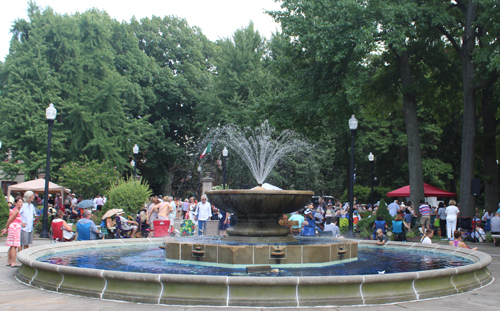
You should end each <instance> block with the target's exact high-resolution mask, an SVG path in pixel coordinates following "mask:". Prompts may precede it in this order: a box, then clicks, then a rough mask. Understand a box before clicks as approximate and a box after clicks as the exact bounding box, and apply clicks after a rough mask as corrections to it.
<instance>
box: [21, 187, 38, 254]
mask: <svg viewBox="0 0 500 311" xmlns="http://www.w3.org/2000/svg"><path fill="white" fill-rule="evenodd" d="M34 199H35V194H34V193H33V191H26V193H24V202H25V203H24V204H23V207H21V210H20V211H19V214H20V215H21V248H22V249H27V248H28V247H29V245H30V244H33V221H34V220H35V206H34V205H33V204H31V202H33V200H34Z"/></svg>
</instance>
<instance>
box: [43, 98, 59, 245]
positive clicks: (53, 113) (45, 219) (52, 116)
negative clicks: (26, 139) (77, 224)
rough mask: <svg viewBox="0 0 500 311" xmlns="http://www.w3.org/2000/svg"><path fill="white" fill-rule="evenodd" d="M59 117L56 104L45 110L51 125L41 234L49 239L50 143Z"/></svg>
mask: <svg viewBox="0 0 500 311" xmlns="http://www.w3.org/2000/svg"><path fill="white" fill-rule="evenodd" d="M56 115H57V109H56V108H54V104H50V105H49V107H48V108H47V109H45V116H46V117H47V123H48V124H49V138H48V144H47V163H46V164H45V192H44V194H43V218H42V232H41V233H40V237H41V238H49V230H48V222H49V217H48V214H47V212H48V204H49V179H50V141H51V139H52V124H54V119H55V118H56Z"/></svg>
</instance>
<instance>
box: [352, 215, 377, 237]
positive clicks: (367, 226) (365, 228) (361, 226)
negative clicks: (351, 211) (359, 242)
mask: <svg viewBox="0 0 500 311" xmlns="http://www.w3.org/2000/svg"><path fill="white" fill-rule="evenodd" d="M375 219H376V217H373V216H368V217H365V218H362V219H361V220H360V221H358V225H357V226H356V229H357V230H358V231H359V236H360V237H362V238H367V237H370V236H371V235H372V233H373V224H374V223H375Z"/></svg>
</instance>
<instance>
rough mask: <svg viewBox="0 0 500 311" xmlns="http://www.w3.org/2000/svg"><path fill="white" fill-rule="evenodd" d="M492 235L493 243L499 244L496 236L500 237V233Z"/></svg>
mask: <svg viewBox="0 0 500 311" xmlns="http://www.w3.org/2000/svg"><path fill="white" fill-rule="evenodd" d="M491 237H493V244H495V245H497V241H496V238H500V234H492V235H491Z"/></svg>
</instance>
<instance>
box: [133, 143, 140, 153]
mask: <svg viewBox="0 0 500 311" xmlns="http://www.w3.org/2000/svg"><path fill="white" fill-rule="evenodd" d="M132 151H133V152H134V154H138V153H139V146H137V144H135V146H134V148H132Z"/></svg>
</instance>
